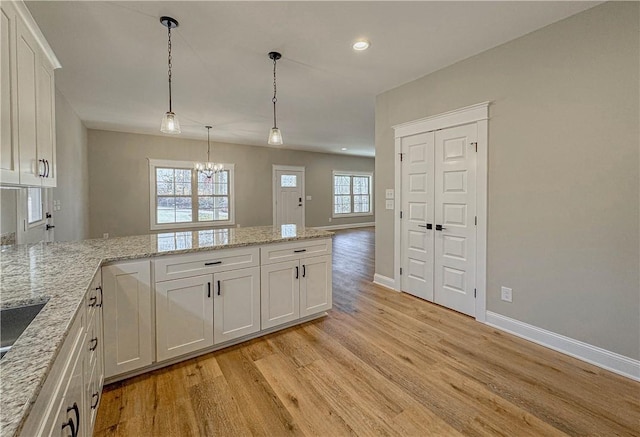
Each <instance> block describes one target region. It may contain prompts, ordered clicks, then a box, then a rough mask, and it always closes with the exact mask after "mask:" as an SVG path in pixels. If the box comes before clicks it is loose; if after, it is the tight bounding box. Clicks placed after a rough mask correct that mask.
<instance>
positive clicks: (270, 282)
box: [260, 260, 300, 329]
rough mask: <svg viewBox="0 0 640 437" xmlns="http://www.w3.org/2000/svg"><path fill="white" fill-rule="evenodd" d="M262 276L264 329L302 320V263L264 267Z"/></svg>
mask: <svg viewBox="0 0 640 437" xmlns="http://www.w3.org/2000/svg"><path fill="white" fill-rule="evenodd" d="M260 275H261V287H262V290H261V296H260V300H261V314H262V329H267V328H272V327H274V326H278V325H281V324H283V323H287V322H291V321H293V320H296V319H298V318H300V262H299V261H298V260H293V261H286V262H281V263H276V264H268V265H263V266H262V267H261V274H260Z"/></svg>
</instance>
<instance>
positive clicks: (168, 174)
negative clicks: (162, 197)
mask: <svg viewBox="0 0 640 437" xmlns="http://www.w3.org/2000/svg"><path fill="white" fill-rule="evenodd" d="M156 181H158V182H161V181H162V182H170V183H173V169H172V168H156Z"/></svg>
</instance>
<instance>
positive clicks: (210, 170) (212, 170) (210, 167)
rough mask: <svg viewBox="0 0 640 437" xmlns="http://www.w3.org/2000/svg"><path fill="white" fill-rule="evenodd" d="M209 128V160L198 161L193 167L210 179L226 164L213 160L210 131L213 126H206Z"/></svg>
mask: <svg viewBox="0 0 640 437" xmlns="http://www.w3.org/2000/svg"><path fill="white" fill-rule="evenodd" d="M205 127H206V128H207V162H196V163H195V164H194V165H193V168H194V169H195V170H196V171H197V172H199V173H202V174H203V175H205V176H206V177H207V178H208V179H211V178H212V177H213V175H215V174H217V173H220V172H221V171H223V170H224V166H223V165H222V164H216V163H215V162H211V139H210V136H209V133H210V132H211V127H212V126H205Z"/></svg>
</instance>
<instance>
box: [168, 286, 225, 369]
mask: <svg viewBox="0 0 640 437" xmlns="http://www.w3.org/2000/svg"><path fill="white" fill-rule="evenodd" d="M156 341H157V354H158V361H163V360H167V359H169V358H174V357H177V356H180V355H184V354H187V353H189V352H194V351H197V350H200V349H204V348H207V347H210V346H213V275H202V276H194V277H191V278H183V279H175V280H173V281H164V282H158V283H156Z"/></svg>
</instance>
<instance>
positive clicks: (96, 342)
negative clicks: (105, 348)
mask: <svg viewBox="0 0 640 437" xmlns="http://www.w3.org/2000/svg"><path fill="white" fill-rule="evenodd" d="M94 342H95V344H94V345H93V346H89V350H90V351H91V352H93V351H94V350H96V348H97V347H98V337H94V338H92V339H91V341H90V343H94Z"/></svg>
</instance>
